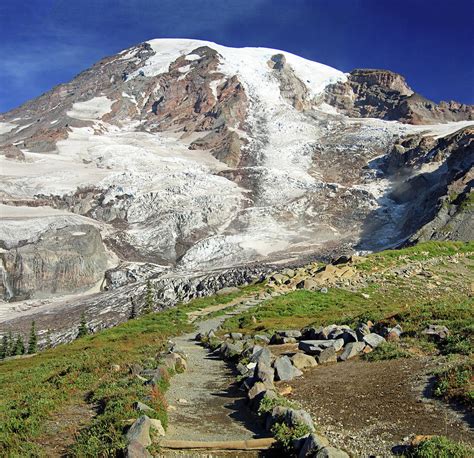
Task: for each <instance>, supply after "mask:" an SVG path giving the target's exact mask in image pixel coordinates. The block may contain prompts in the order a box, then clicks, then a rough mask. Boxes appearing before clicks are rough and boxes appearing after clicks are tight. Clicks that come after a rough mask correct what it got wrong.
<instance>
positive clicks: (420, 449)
mask: <svg viewBox="0 0 474 458" xmlns="http://www.w3.org/2000/svg"><path fill="white" fill-rule="evenodd" d="M407 456H409V457H410V458H471V457H472V456H474V449H473V448H472V447H470V446H468V445H467V444H460V443H457V442H453V441H451V440H449V439H448V438H446V437H444V436H434V437H432V438H430V439H427V440H424V441H422V442H421V443H420V444H419V445H417V446H416V447H413V449H412V450H410V451H409V453H408V454H407Z"/></svg>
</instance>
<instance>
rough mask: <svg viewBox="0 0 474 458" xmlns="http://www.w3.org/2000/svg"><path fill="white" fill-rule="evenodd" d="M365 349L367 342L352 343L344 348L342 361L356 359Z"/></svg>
mask: <svg viewBox="0 0 474 458" xmlns="http://www.w3.org/2000/svg"><path fill="white" fill-rule="evenodd" d="M364 348H365V342H351V343H348V344H347V345H346V346H345V347H344V351H343V352H342V355H341V356H340V357H339V359H340V360H341V361H346V360H348V359H351V358H354V357H355V356H357V355H358V354H360V353H361V352H362V351H363V350H364Z"/></svg>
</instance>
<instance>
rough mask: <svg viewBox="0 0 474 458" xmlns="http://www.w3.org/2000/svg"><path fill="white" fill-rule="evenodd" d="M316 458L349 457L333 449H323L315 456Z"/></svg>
mask: <svg viewBox="0 0 474 458" xmlns="http://www.w3.org/2000/svg"><path fill="white" fill-rule="evenodd" d="M316 458H349V455H348V454H347V453H346V452H343V451H342V450H339V449H337V448H335V447H324V448H322V449H321V450H319V452H318V453H317V454H316Z"/></svg>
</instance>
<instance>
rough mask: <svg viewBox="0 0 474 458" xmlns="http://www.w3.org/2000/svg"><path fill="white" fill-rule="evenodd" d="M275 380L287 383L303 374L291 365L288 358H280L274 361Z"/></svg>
mask: <svg viewBox="0 0 474 458" xmlns="http://www.w3.org/2000/svg"><path fill="white" fill-rule="evenodd" d="M274 368H275V378H276V379H277V380H282V381H289V380H293V379H294V378H295V377H299V376H300V375H303V373H302V372H301V371H300V370H299V369H297V368H296V367H294V366H293V364H291V360H290V358H288V356H280V357H278V358H277V359H276V360H275V363H274Z"/></svg>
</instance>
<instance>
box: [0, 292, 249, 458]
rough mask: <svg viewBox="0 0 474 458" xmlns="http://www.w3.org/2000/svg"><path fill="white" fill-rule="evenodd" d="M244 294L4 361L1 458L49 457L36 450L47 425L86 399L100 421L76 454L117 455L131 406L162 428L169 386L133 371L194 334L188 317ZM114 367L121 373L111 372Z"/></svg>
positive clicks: (203, 302) (0, 370)
mask: <svg viewBox="0 0 474 458" xmlns="http://www.w3.org/2000/svg"><path fill="white" fill-rule="evenodd" d="M245 293H247V289H245V288H244V289H243V290H242V291H241V292H236V293H232V294H229V295H227V296H219V297H212V298H202V299H197V300H195V301H191V302H189V303H187V304H182V305H179V306H177V307H175V308H171V309H168V310H165V311H163V312H160V313H157V314H147V315H144V316H141V317H138V318H136V319H132V320H130V321H128V322H126V323H124V324H122V325H119V326H116V327H114V328H111V329H107V330H104V331H101V332H99V333H97V334H94V335H86V336H84V337H82V338H79V339H77V340H75V341H74V342H72V343H69V344H65V345H60V346H58V347H56V348H53V349H49V350H46V351H43V352H40V353H38V354H36V355H34V356H31V357H28V358H20V359H8V360H5V361H3V362H1V363H0V456H47V453H45V451H44V449H43V448H42V446H41V444H42V440H43V438H44V437H46V436H47V435H48V431H46V430H45V425H46V424H47V421H48V420H50V419H53V418H54V416H55V415H56V414H58V413H60V412H61V411H62V410H65V409H66V408H67V407H68V406H70V405H73V404H80V403H84V400H86V401H87V402H88V403H90V405H91V406H94V407H97V415H96V416H95V417H94V418H93V420H92V422H91V423H90V425H89V427H87V428H86V429H85V430H84V431H82V432H81V434H80V435H79V437H78V440H77V442H76V443H75V444H74V445H73V446H72V448H71V453H73V454H74V455H77V456H110V455H111V454H113V453H115V452H116V451H117V450H120V449H122V448H123V446H124V438H123V432H124V429H125V428H126V426H128V424H129V423H128V422H129V420H131V419H132V420H133V418H136V417H138V416H139V412H137V411H134V410H133V408H132V404H133V402H135V401H139V400H141V401H143V402H145V403H146V404H147V405H149V406H150V407H152V408H153V409H154V413H151V416H152V417H155V418H159V419H160V420H161V421H162V423H163V424H164V425H166V406H165V403H164V396H163V392H164V390H165V389H166V383H165V382H163V383H162V384H161V385H160V386H158V387H157V388H155V389H153V391H151V389H150V388H147V387H144V386H143V383H142V382H141V381H140V380H138V379H137V378H135V377H133V376H132V374H131V368H132V366H133V365H135V364H138V365H140V366H141V367H143V368H153V367H156V365H157V364H158V362H157V361H156V355H157V353H159V352H160V351H162V350H163V349H164V348H165V345H166V341H167V339H168V338H169V337H171V336H173V335H177V334H180V333H182V332H186V331H190V330H191V329H192V327H191V326H190V325H189V324H188V323H187V314H188V313H189V312H191V311H195V310H199V309H202V308H205V307H207V306H208V305H212V304H216V303H222V302H224V301H230V300H232V299H235V298H236V297H238V296H239V295H243V294H245ZM114 365H117V366H119V368H120V369H119V370H118V371H116V370H113V369H112V366H114ZM147 414H148V413H147ZM149 416H150V415H149Z"/></svg>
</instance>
